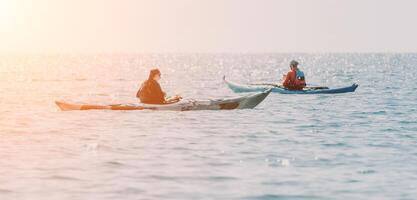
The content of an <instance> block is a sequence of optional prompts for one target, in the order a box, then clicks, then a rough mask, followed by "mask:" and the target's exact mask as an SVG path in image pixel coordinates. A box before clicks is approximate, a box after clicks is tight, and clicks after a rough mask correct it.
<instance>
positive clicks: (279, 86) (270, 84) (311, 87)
mask: <svg viewBox="0 0 417 200" xmlns="http://www.w3.org/2000/svg"><path fill="white" fill-rule="evenodd" d="M249 85H268V86H273V87H278V88H284V89H285V87H284V86H282V85H277V84H273V83H253V84H249ZM304 88H305V89H308V90H327V89H329V88H328V87H323V86H306V87H304Z"/></svg>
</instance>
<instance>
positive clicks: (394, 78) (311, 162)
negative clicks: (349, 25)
mask: <svg viewBox="0 0 417 200" xmlns="http://www.w3.org/2000/svg"><path fill="white" fill-rule="evenodd" d="M291 60H297V61H299V62H300V66H299V67H300V69H301V70H303V71H304V73H305V75H306V80H307V83H309V84H312V85H317V86H329V87H339V86H349V85H351V84H353V83H357V84H359V87H358V89H357V90H356V92H354V93H345V94H315V95H291V94H277V93H271V94H270V95H269V96H268V97H267V98H266V99H265V100H264V101H263V102H262V103H261V104H260V105H258V106H257V107H256V108H255V109H247V110H221V111H187V112H176V111H152V110H145V111H111V110H110V111H109V110H107V111H105V110H104V111H100V110H97V111H67V112H63V111H60V110H59V109H58V107H57V106H56V105H55V104H54V101H55V100H63V101H68V102H75V103H93V104H113V103H132V102H137V99H136V98H135V95H136V91H137V89H138V88H139V86H140V84H141V82H142V81H144V80H145V79H146V78H147V76H148V73H149V70H150V69H152V68H159V69H160V71H161V72H162V79H161V86H162V88H163V90H164V91H165V92H166V93H167V94H168V95H176V94H180V95H182V96H183V97H184V98H194V99H198V98H204V99H207V98H224V97H235V96H239V95H242V94H235V93H233V92H232V91H231V90H230V89H229V88H228V87H227V86H226V85H225V84H224V82H223V80H222V77H223V75H225V76H226V77H227V78H228V79H229V80H233V81H234V82H239V83H265V82H267V83H279V82H280V79H281V77H282V75H283V74H284V73H286V72H287V71H288V69H289V62H290V61H291ZM416 79H417V54H411V53H410V54H394V53H392V54H382V53H381V54H372V53H367V54H360V53H351V54H344V53H340V54H289V53H288V54H121V55H105V54H103V55H59V54H55V55H17V54H13V55H0V119H1V120H0V137H1V139H0V157H1V159H0V199H2V200H9V199H10V200H15V199H30V200H33V199H39V200H40V199H42V200H45V199H60V200H61V199H64V200H70V199H101V200H105V199H124V200H136V199H178V200H184V199H190V200H191V199H231V200H237V199H247V200H269V199H286V200H288V199H341V200H345V199H378V200H382V199H404V200H405V199H417V112H416V109H417V94H416V92H415V91H416V89H417V86H416V82H415V80H416Z"/></svg>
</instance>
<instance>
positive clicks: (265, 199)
mask: <svg viewBox="0 0 417 200" xmlns="http://www.w3.org/2000/svg"><path fill="white" fill-rule="evenodd" d="M243 199H248V200H252V199H253V200H272V199H273V200H277V199H282V200H290V199H325V198H323V197H319V196H311V195H281V194H264V195H259V196H250V197H246V198H243Z"/></svg>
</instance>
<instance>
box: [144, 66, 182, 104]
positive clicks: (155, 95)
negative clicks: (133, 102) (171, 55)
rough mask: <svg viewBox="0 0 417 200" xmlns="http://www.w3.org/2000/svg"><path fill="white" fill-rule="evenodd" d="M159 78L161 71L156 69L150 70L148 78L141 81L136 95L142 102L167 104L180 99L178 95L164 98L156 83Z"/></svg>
mask: <svg viewBox="0 0 417 200" xmlns="http://www.w3.org/2000/svg"><path fill="white" fill-rule="evenodd" d="M160 79H161V72H160V71H159V70H158V69H153V70H151V72H150V73H149V77H148V80H146V81H145V82H143V83H142V85H141V87H140V89H139V90H138V92H137V93H136V97H137V98H139V99H140V101H141V102H142V103H146V104H169V103H175V102H178V101H179V100H180V99H181V97H180V96H175V97H172V98H165V93H164V92H163V91H162V89H161V86H160V85H159V83H158V81H159V80H160Z"/></svg>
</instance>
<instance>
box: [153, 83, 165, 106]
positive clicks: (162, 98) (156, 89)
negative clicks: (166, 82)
mask: <svg viewBox="0 0 417 200" xmlns="http://www.w3.org/2000/svg"><path fill="white" fill-rule="evenodd" d="M154 92H155V97H156V99H158V101H160V102H162V103H163V102H165V93H164V92H163V91H162V89H161V86H160V85H159V83H156V84H155V85H154Z"/></svg>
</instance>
